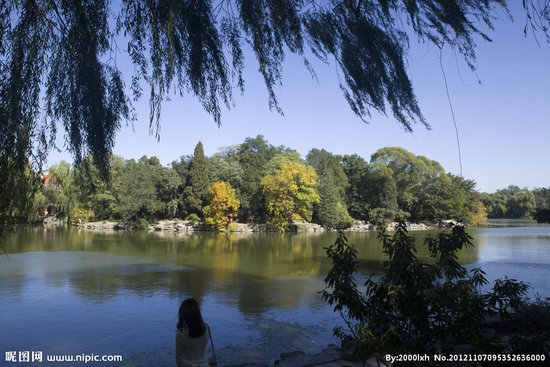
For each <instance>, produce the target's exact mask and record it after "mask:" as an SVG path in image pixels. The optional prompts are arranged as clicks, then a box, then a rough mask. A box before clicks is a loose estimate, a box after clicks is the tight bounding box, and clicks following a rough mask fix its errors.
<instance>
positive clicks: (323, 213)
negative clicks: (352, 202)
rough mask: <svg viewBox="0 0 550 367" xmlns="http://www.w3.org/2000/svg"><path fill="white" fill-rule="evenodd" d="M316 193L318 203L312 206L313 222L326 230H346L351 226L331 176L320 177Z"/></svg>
mask: <svg viewBox="0 0 550 367" xmlns="http://www.w3.org/2000/svg"><path fill="white" fill-rule="evenodd" d="M317 192H318V194H319V202H318V203H317V204H315V205H314V206H313V216H312V220H313V222H315V223H319V224H320V225H322V226H323V227H327V228H346V227H349V226H351V225H352V224H353V219H352V218H351V216H350V215H349V213H348V211H347V208H346V205H345V203H344V202H343V200H342V192H341V191H340V190H339V189H338V185H337V183H336V181H335V180H334V178H333V176H332V174H326V175H324V176H321V178H320V179H319V184H318V185H317Z"/></svg>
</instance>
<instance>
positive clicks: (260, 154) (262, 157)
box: [237, 135, 278, 222]
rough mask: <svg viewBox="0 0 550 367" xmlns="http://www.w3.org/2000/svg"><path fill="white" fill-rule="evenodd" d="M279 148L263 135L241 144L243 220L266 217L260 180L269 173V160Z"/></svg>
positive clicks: (240, 214) (239, 152)
mask: <svg viewBox="0 0 550 367" xmlns="http://www.w3.org/2000/svg"><path fill="white" fill-rule="evenodd" d="M277 152H278V151H277V148H275V147H274V146H273V145H271V144H269V142H268V141H267V140H266V139H265V138H264V137H263V136H262V135H258V136H256V137H255V138H246V139H245V140H244V142H243V143H242V144H240V145H239V148H238V152H237V159H238V160H239V163H240V166H241V168H242V170H243V177H246V179H245V180H243V181H242V184H241V186H240V190H239V198H240V200H241V207H240V209H239V218H240V220H242V221H259V222H262V221H264V220H266V218H265V198H264V196H263V191H262V190H261V189H260V181H261V179H262V177H264V176H265V175H266V173H267V162H269V161H270V160H271V158H273V157H274V156H275V155H276V154H277Z"/></svg>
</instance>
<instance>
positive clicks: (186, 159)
mask: <svg viewBox="0 0 550 367" xmlns="http://www.w3.org/2000/svg"><path fill="white" fill-rule="evenodd" d="M191 159H193V157H192V156H189V155H185V156H181V157H180V159H179V160H178V161H173V162H172V163H171V167H172V170H174V172H176V174H177V175H178V177H179V181H180V182H181V184H180V186H179V187H178V189H177V191H178V195H177V210H176V216H178V217H180V218H185V217H187V215H188V213H187V207H186V204H185V197H184V195H183V190H184V189H185V184H186V183H187V176H189V166H190V165H191Z"/></svg>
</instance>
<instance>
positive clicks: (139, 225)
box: [134, 218, 149, 231]
mask: <svg viewBox="0 0 550 367" xmlns="http://www.w3.org/2000/svg"><path fill="white" fill-rule="evenodd" d="M134 229H136V230H138V231H145V230H148V229H149V221H148V220H147V219H145V218H138V219H136V220H135V221H134Z"/></svg>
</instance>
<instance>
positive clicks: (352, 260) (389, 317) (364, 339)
mask: <svg viewBox="0 0 550 367" xmlns="http://www.w3.org/2000/svg"><path fill="white" fill-rule="evenodd" d="M379 239H380V240H381V242H382V245H383V251H384V253H385V254H386V255H387V256H388V261H387V262H386V263H385V272H384V274H383V275H381V276H379V277H372V276H371V277H369V278H368V279H367V280H366V282H365V284H364V286H365V288H364V291H362V290H360V288H359V287H358V285H357V281H356V277H357V264H358V260H357V250H356V249H355V248H354V247H353V246H352V245H350V244H349V243H348V240H347V238H346V237H345V235H344V234H343V232H340V233H339V235H338V238H337V240H336V242H335V243H334V245H332V246H330V247H328V248H326V251H327V255H328V257H329V258H330V259H331V261H332V268H331V270H330V271H329V273H328V275H327V277H326V278H325V285H326V287H325V289H324V290H323V291H321V295H322V298H323V300H325V301H326V302H327V303H328V304H329V305H332V306H334V310H335V311H337V312H339V313H340V314H341V315H342V317H343V318H344V320H345V322H346V324H347V325H348V330H347V331H346V330H344V329H343V328H341V327H339V328H335V330H334V334H335V335H336V336H338V337H340V338H341V340H342V342H343V344H346V343H348V344H349V343H350V342H351V343H352V344H353V345H354V346H355V353H356V356H357V357H358V358H360V359H361V360H363V361H364V360H366V359H367V358H369V357H370V356H372V355H382V354H384V353H442V352H443V353H445V352H454V351H455V349H454V348H455V347H456V346H457V345H465V344H466V345H470V346H472V348H478V349H479V350H486V348H487V341H486V340H485V339H484V337H483V335H484V331H486V328H487V323H486V322H485V320H486V319H487V317H488V316H491V315H497V314H498V315H499V316H500V319H502V320H506V319H507V318H510V317H511V316H512V315H514V314H515V313H517V312H518V311H519V310H520V309H522V308H523V307H524V306H525V305H526V304H527V303H526V300H525V294H526V292H527V290H528V288H529V286H528V285H527V284H526V283H523V282H518V281H516V280H514V279H508V278H505V279H503V280H497V281H495V284H494V287H493V289H492V290H490V291H488V292H487V293H481V291H480V288H481V287H482V286H484V285H486V284H487V283H488V281H487V279H486V277H485V273H484V272H483V271H482V270H481V269H480V268H474V269H471V270H468V269H466V268H464V267H463V266H461V265H460V264H459V263H458V257H457V253H458V251H460V250H461V249H462V248H465V247H470V246H473V244H472V238H471V237H470V236H469V235H468V234H467V233H466V232H465V230H464V227H462V226H454V227H453V228H452V230H451V232H450V233H446V232H442V233H440V234H438V235H437V236H435V237H433V238H428V239H426V240H425V242H424V244H425V245H426V246H427V247H428V249H429V252H430V256H431V258H432V260H433V261H430V262H428V263H424V262H421V261H420V260H418V258H417V257H416V255H415V254H416V249H415V238H414V236H412V235H410V234H409V233H408V231H407V226H406V224H405V223H403V222H401V223H399V225H398V226H397V228H396V231H395V233H394V234H393V235H391V236H390V235H389V234H387V233H385V232H384V231H382V232H380V233H379ZM492 347H494V346H492ZM496 348H498V346H497V347H496Z"/></svg>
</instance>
